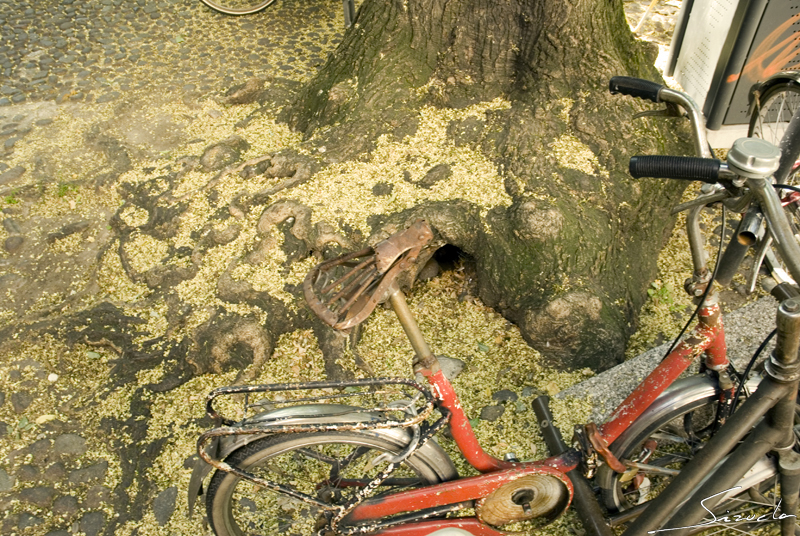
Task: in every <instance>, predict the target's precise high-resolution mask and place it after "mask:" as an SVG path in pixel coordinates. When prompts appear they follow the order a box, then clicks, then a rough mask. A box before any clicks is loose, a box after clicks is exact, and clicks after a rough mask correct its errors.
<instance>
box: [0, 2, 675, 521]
mask: <svg viewBox="0 0 800 536" xmlns="http://www.w3.org/2000/svg"><path fill="white" fill-rule="evenodd" d="M648 4H649V1H637V2H627V3H626V9H627V11H628V14H629V16H630V17H631V20H635V21H637V22H638V19H639V17H640V16H641V14H642V13H643V12H644V10H645V9H646V7H647V5H648ZM677 6H679V3H678V2H676V1H674V0H670V1H668V2H664V1H662V2H660V3H659V7H658V9H657V11H656V14H655V15H653V16H652V17H651V18H650V19H649V21H648V22H647V23H646V24H645V25H644V26H643V30H642V31H643V32H644V35H646V36H647V37H648V38H650V39H653V40H655V41H657V42H660V43H662V44H664V43H666V41H667V40H668V36H669V33H670V31H671V26H670V24H672V23H674V16H675V13H676V11H677ZM342 20H343V17H342V4H341V1H340V0H302V1H301V0H278V2H277V3H276V4H275V5H274V6H271V7H269V8H268V9H267V10H265V11H264V12H262V13H259V14H256V15H252V16H247V17H238V18H237V17H229V16H224V15H220V14H217V13H214V12H212V11H211V10H209V9H208V8H206V7H205V6H203V5H202V4H201V3H200V2H199V0H38V1H26V0H0V36H2V39H1V40H0V208H2V209H3V215H2V217H1V218H2V219H3V226H2V228H0V244H2V249H0V294H2V295H3V297H4V300H3V303H2V304H0V328H2V326H3V324H4V323H6V322H8V321H10V320H12V319H16V318H17V317H22V316H24V315H25V314H27V313H28V312H30V311H39V312H41V311H47V307H49V306H51V305H53V304H55V303H60V301H63V300H65V299H66V298H67V297H68V296H70V295H71V294H74V293H75V292H76V291H78V292H88V293H91V292H100V291H101V290H102V291H103V292H108V293H111V294H113V293H114V292H119V291H120V289H113V288H112V289H106V288H103V289H92V288H88V289H83V290H82V285H85V279H86V276H85V274H86V273H88V272H90V271H91V270H92V269H94V268H93V267H94V266H95V265H96V264H97V262H98V259H99V258H100V257H101V255H102V254H103V252H104V251H105V250H103V249H102V247H101V246H102V245H103V244H107V243H109V242H110V241H111V238H110V235H111V231H110V230H111V227H110V223H111V219H112V217H113V216H114V214H115V211H116V210H117V208H118V207H119V201H120V200H119V199H118V198H116V197H114V195H115V194H114V193H113V189H109V190H104V187H105V186H107V185H108V184H115V183H114V181H115V180H116V179H117V178H118V177H120V176H121V175H122V174H124V173H126V172H128V171H129V170H131V169H133V168H135V167H136V165H137V162H138V163H141V161H144V160H148V161H149V160H155V161H157V163H158V165H162V164H163V165H164V166H166V167H168V166H169V165H174V164H175V162H176V161H177V160H178V158H179V157H182V156H183V155H185V154H198V151H197V150H194V152H192V150H193V149H198V150H199V149H201V148H202V147H203V146H204V145H198V146H195V147H192V146H191V143H192V142H193V141H196V142H197V143H203V144H209V143H212V141H215V140H219V139H222V138H224V137H225V136H228V135H229V134H231V133H232V132H233V131H236V132H239V133H243V135H245V136H249V135H250V134H252V135H253V136H254V135H255V134H254V133H252V132H247V131H246V128H247V123H248V121H250V120H252V118H253V117H254V115H255V113H256V112H253V109H249V111H248V112H246V113H239V112H237V111H236V110H229V109H227V108H225V107H224V106H221V105H220V104H219V97H220V96H221V95H222V94H223V93H224V92H225V91H226V90H227V89H228V88H231V87H233V86H236V85H238V84H243V83H245V82H247V81H248V80H251V79H253V78H260V79H263V80H267V84H268V86H270V85H271V86H274V87H277V88H281V87H282V88H287V87H288V88H291V87H296V86H297V85H298V84H299V83H300V82H303V81H304V80H307V79H308V78H309V77H310V76H312V75H313V73H314V71H315V70H316V69H317V68H318V67H319V66H320V65H322V64H323V62H324V61H325V58H326V57H327V55H328V54H329V53H330V52H331V51H332V50H333V49H334V47H335V46H336V44H337V43H338V42H339V40H340V39H341V37H342V30H343V28H342ZM292 84H294V86H292ZM247 114H251V115H247ZM214 121H217V122H218V123H219V124H211V123H213V122H214ZM198 124H202V125H205V126H206V127H207V129H206V131H198V130H197V129H196V128H195V126H196V125H198ZM209 124H211V126H208V125H209ZM212 127H213V128H215V129H217V130H215V131H214V132H213V133H212V134H209V133H208V132H209V129H211V128H212ZM223 130H224V134H220V132H223ZM198 132H200V133H199V134H198ZM276 136H277V135H276ZM248 141H249V142H251V143H253V144H255V143H257V142H256V140H254V139H253V138H252V137H248ZM187 146H188V147H189V148H188V149H187ZM217 146H218V147H219V144H218V145H217ZM223 148H224V147H223ZM173 150H175V151H186V152H185V153H176V154H171V151H173ZM237 151H238V150H237ZM236 154H237V156H238V154H239V153H238V152H236ZM159 158H161V160H158V159H159ZM154 165H155V164H154ZM148 169H149V168H144V170H143V173H145V174H149V173H152V170H151V171H148ZM165 173H166V172H165ZM154 180H155V179H154ZM94 192H96V193H97V194H99V195H97V194H95V193H94ZM93 196H94V197H93ZM115 203H116V205H115ZM133 217H134V218H135V217H136V215H135V214H134V215H133ZM119 271H121V268H120V269H119ZM128 290H130V291H131V292H134V294H133V295H134V296H135V291H136V289H135V288H134V286H133V285H131V288H130V289H128ZM96 314H97V315H98V318H99V319H100V320H98V322H100V321H101V319H102V314H103V310H100V309H98V310H97V311H96ZM131 314H133V313H131ZM150 314H151V315H153V316H151V320H152V319H153V318H155V319H156V320H155V322H156V323H157V315H156V314H155V312H151V313H150ZM87 329H88V328H87ZM70 337H71V335H70V334H67V336H66V337H65V338H66V339H67V340H72V341H77V346H80V345H81V344H83V343H84V342H87V343H88V341H89V339H88V338H87V337H84V338H76V337H72V338H70ZM104 341H105V339H103V340H101V341H94V342H95V343H96V344H97V345H98V346H97V347H95V346H80V348H81V350H80V351H78V352H72V353H70V352H69V351H66V350H64V348H62V347H60V346H58V345H57V344H55V343H53V342H52V341H51V340H50V339H46V338H45V339H44V340H42V341H35V344H34V343H31V345H29V346H30V348H33V349H34V350H33V351H26V348H28V347H27V346H25V345H22V346H20V350H19V352H18V353H17V352H15V353H14V354H13V355H12V354H7V355H3V356H0V370H2V373H0V533H1V534H3V535H9V536H14V535H20V536H28V535H37V536H38V535H46V536H69V535H71V534H84V535H86V536H96V535H98V534H124V535H125V536H133V535H138V536H152V535H167V534H182V535H189V534H203V533H205V532H206V529H205V528H204V527H203V526H202V525H201V522H200V521H199V520H198V518H197V517H195V520H194V521H192V522H191V523H190V524H187V523H189V522H188V521H187V520H186V515H185V514H186V498H185V491H186V489H185V484H186V479H185V478H184V477H185V476H186V475H187V474H188V471H189V469H190V468H191V465H189V464H188V463H187V457H189V456H190V455H191V454H190V453H191V452H192V441H193V440H194V437H196V433H195V431H194V429H192V430H191V433H186V434H184V436H185V437H188V439H187V440H186V441H185V443H181V444H180V448H179V447H178V446H176V444H177V443H178V441H179V437H182V436H181V431H180V428H181V427H182V426H183V423H184V422H185V418H184V417H173V416H172V415H171V414H170V411H171V407H170V404H172V403H173V402H175V400H172V399H170V398H165V397H166V395H163V394H162V393H164V392H166V391H169V390H170V389H172V387H174V383H170V382H173V380H174V378H173V377H170V376H169V375H168V374H165V375H164V377H163V378H162V377H161V376H158V377H157V378H155V377H154V376H152V375H150V374H149V373H145V374H144V375H141V374H140V375H138V376H135V377H133V378H132V379H131V378H117V377H115V374H117V373H118V370H119V369H118V367H117V365H118V363H116V364H115V359H114V357H115V353H114V351H113V350H114V346H115V345H114V343H113V341H112V342H109V341H105V342H104ZM0 342H2V341H0ZM72 345H73V346H76V344H75V343H73V344H72ZM109 356H110V357H109ZM98 378H99V380H98ZM107 378H108V381H109V382H116V383H115V384H114V385H113V386H108V385H106V384H105V382H106V379H107ZM154 378H155V379H154ZM97 381H99V382H100V384H97ZM137 381H138V382H139V384H138V385H137V383H136V382H137ZM210 382H211V384H212V385H210V386H202V387H198V388H197V393H192V394H191V395H189V397H188V400H187V399H181V400H178V402H179V403H180V404H182V405H184V406H185V405H187V404H190V405H192V407H193V408H194V407H197V408H198V409H201V406H202V403H201V397H202V394H204V393H205V392H207V391H208V389H210V387H212V386H218V385H219V380H215V379H214V378H212V379H211V380H210ZM215 382H216V383H215ZM140 385H148V389H149V391H147V392H146V393H145V394H142V391H143V390H144V388H143V387H140ZM121 386H122V387H121ZM151 391H152V392H151ZM498 394H499V393H498ZM529 394H530V393H529ZM134 395H135V396H134ZM132 397H133V398H135V404H136V406H137V407H136V408H135V411H136V412H138V415H139V417H141V418H139V417H134V416H132V415H131V412H132V411H134V408H133V405H134V402H132V400H133V398H132ZM112 402H113V403H118V404H119V408H117V409H115V408H114V407H113V404H112ZM98 404H102V405H103V408H104V411H105V412H106V413H104V414H103V415H102V416H101V415H100V414H98V415H96V416H95V415H92V412H96V411H97V407H98ZM145 416H147V419H149V421H148V424H143V423H144V422H145V421H144V419H145ZM95 417H96V418H95ZM101 417H102V418H101ZM114 419H116V420H114ZM156 420H157V421H158V422H159V423H160V424H159V425H158V426H162V427H163V429H162V428H159V427H158V426H156V425H155V424H154V422H155V421H156ZM198 420H199V419H198ZM110 423H111V424H110ZM112 424H113V426H114V428H110V426H111V425H112ZM192 424H193V425H196V424H197V423H196V422H193V423H192ZM148 426H149V427H150V428H149V429H148ZM117 436H119V438H118V437H117ZM123 437H124V438H126V439H125V441H123V439H122V438H123ZM184 439H185V438H184ZM180 440H181V441H183V439H180ZM167 451H169V452H172V453H175V458H174V459H171V458H168V457H166V456H164V455H163V453H164V452H167ZM167 467H168V468H169V469H170V470H172V469H174V468H175V467H177V468H178V470H179V471H181V475H183V476H181V478H183V480H181V481H180V482H177V481H174V480H169V479H168V478H166V477H164V474H165V468H167ZM133 474H136V475H137V478H133V476H132V475H133Z"/></svg>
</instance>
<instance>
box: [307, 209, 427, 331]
mask: <svg viewBox="0 0 800 536" xmlns="http://www.w3.org/2000/svg"><path fill="white" fill-rule="evenodd" d="M432 239H433V231H431V228H430V226H429V225H428V223H427V222H426V221H425V220H417V221H416V222H414V224H412V225H411V226H410V227H409V228H407V229H405V230H403V231H400V232H398V233H395V234H393V235H392V236H390V237H389V238H387V239H386V240H383V241H381V242H378V243H377V244H376V245H375V246H374V247H370V248H366V249H362V250H361V251H357V252H355V253H348V254H346V255H342V256H340V257H337V258H335V259H331V260H329V261H325V262H323V263H321V264H318V265H317V266H316V267H314V269H313V270H311V271H310V272H309V273H308V275H307V276H306V278H305V281H303V292H304V294H305V297H306V301H307V302H308V305H309V306H310V307H311V310H312V311H314V313H315V314H316V315H317V316H319V317H320V318H321V319H322V320H323V321H324V322H325V323H326V324H328V325H329V326H332V327H334V328H336V329H340V330H346V329H349V328H352V327H353V326H355V325H357V324H360V323H361V322H363V321H364V320H366V319H367V317H368V316H369V315H370V313H372V311H374V310H375V307H377V305H378V304H379V303H381V302H382V301H384V300H385V299H386V298H387V297H388V291H389V290H390V289H391V287H392V284H393V283H394V282H395V280H396V279H397V277H398V276H399V275H400V274H402V273H403V272H404V271H405V270H407V269H409V268H411V267H412V266H413V265H414V263H415V262H416V261H417V258H418V257H419V254H420V252H421V251H422V249H423V248H424V247H425V246H426V245H427V244H428V243H429V242H430V241H431V240H432Z"/></svg>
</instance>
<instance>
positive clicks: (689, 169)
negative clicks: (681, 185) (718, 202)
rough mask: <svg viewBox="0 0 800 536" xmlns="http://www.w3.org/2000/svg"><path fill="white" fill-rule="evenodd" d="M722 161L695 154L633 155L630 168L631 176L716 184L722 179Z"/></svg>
mask: <svg viewBox="0 0 800 536" xmlns="http://www.w3.org/2000/svg"><path fill="white" fill-rule="evenodd" d="M720 166H721V162H720V161H719V160H717V159H712V158H698V157H695V156H660V155H657V156H649V155H646V156H633V157H631V161H630V164H629V165H628V168H629V170H630V173H631V176H632V177H634V178H636V179H640V178H642V177H653V178H656V179H679V180H690V181H703V182H707V183H709V184H716V183H718V182H719V180H720Z"/></svg>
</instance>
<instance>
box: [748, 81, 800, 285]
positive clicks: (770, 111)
mask: <svg viewBox="0 0 800 536" xmlns="http://www.w3.org/2000/svg"><path fill="white" fill-rule="evenodd" d="M759 101H760V102H759V103H758V104H759V105H757V106H755V107H754V108H753V113H752V116H751V117H750V129H749V131H748V134H747V135H748V136H751V137H756V138H761V139H764V140H767V141H768V142H770V143H772V144H773V145H775V146H780V144H781V140H782V139H783V135H784V134H785V133H786V129H787V127H788V126H789V121H791V119H792V116H793V115H794V114H795V113H796V112H797V111H798V109H800V83H797V82H795V81H793V80H792V81H787V82H784V83H781V84H778V85H776V86H773V87H771V88H769V89H768V90H767V91H766V92H765V93H764V95H762V96H761V97H760V99H759ZM798 157H800V155H798V154H794V155H782V157H781V159H782V160H783V161H785V160H786V159H787V158H789V159H791V160H792V162H793V165H792V168H791V171H790V172H789V174H788V176H787V177H786V178H785V179H783V180H782V181H781V182H782V183H783V184H788V185H791V186H800V173H798V169H800V166H799V164H800V162H798ZM778 194H779V195H780V197H781V199H782V200H783V203H784V207H785V210H786V212H787V215H788V216H789V221H790V222H791V224H792V230H793V231H794V234H795V236H796V237H797V238H798V240H799V241H800V207H799V206H798V205H800V193H798V192H793V191H791V190H780V191H779V192H778ZM764 262H765V264H766V266H767V269H768V270H769V272H770V274H771V276H772V278H773V279H775V281H776V282H777V283H791V284H794V285H797V283H795V281H794V279H793V278H792V277H791V275H789V273H788V271H787V270H786V268H785V266H783V263H782V262H781V261H780V258H779V257H777V256H776V255H774V254H767V256H766V258H765V259H764Z"/></svg>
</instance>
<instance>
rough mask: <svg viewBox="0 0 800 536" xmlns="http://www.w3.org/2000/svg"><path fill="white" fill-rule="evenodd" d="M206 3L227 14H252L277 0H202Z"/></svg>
mask: <svg viewBox="0 0 800 536" xmlns="http://www.w3.org/2000/svg"><path fill="white" fill-rule="evenodd" d="M201 1H202V2H203V3H204V4H205V5H207V6H208V7H210V8H211V9H213V10H214V11H219V12H220V13H224V14H226V15H250V14H252V13H256V12H258V11H261V10H262V9H264V8H266V7H268V6H270V5H272V4H274V3H275V0H201Z"/></svg>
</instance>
